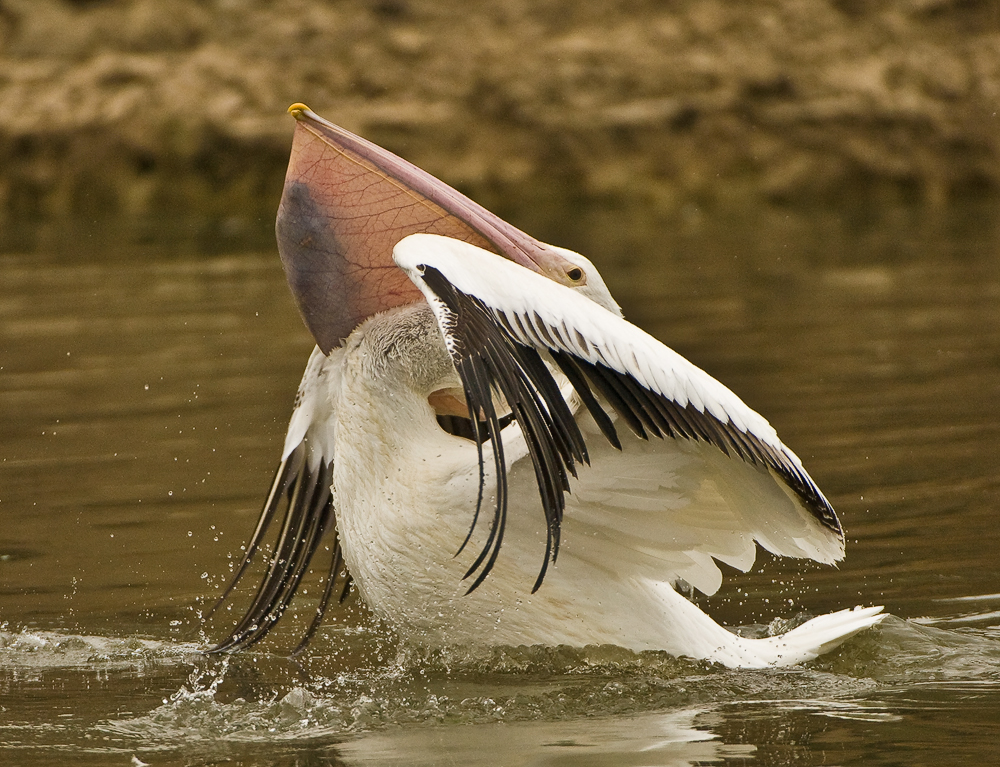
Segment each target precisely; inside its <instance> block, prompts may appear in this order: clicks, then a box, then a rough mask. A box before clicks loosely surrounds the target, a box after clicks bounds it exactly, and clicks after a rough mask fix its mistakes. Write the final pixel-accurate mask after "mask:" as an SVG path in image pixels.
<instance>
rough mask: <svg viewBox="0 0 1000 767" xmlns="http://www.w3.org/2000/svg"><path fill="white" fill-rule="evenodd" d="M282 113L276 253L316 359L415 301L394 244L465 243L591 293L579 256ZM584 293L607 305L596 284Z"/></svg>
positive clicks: (393, 161) (338, 134) (361, 146)
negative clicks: (287, 133)
mask: <svg viewBox="0 0 1000 767" xmlns="http://www.w3.org/2000/svg"><path fill="white" fill-rule="evenodd" d="M288 111H289V112H290V113H291V114H292V116H293V117H295V119H296V127H295V134H294V136H293V138H292V152H291V158H290V160H289V163H288V172H287V173H286V175H285V187H284V191H283V193H282V196H281V204H280V205H279V207H278V218H277V223H276V227H275V228H276V233H277V238H278V251H279V252H280V254H281V261H282V264H283V265H284V267H285V274H286V276H287V277H288V283H289V286H290V287H291V289H292V294H293V295H294V296H295V300H296V303H297V304H298V307H299V311H300V312H301V314H302V318H303V319H304V320H305V323H306V326H307V327H308V328H309V330H310V332H312V334H313V337H314V338H315V339H316V342H317V343H318V344H319V346H320V348H321V349H322V350H323V351H324V352H326V353H329V351H330V350H331V349H333V348H335V347H338V346H340V345H341V344H342V343H343V341H344V339H345V338H347V337H348V336H349V335H350V334H351V331H353V330H354V328H356V327H357V326H358V325H359V324H360V323H361V322H363V321H364V320H365V319H366V318H368V317H371V316H372V315H374V314H377V313H378V312H380V311H384V310H386V309H390V308H392V307H395V306H402V305H404V304H408V303H413V302H415V301H420V300H422V298H421V295H420V291H419V290H417V288H416V287H415V286H414V285H413V284H412V283H411V282H410V281H409V279H408V278H407V277H406V275H405V274H404V273H403V271H402V270H401V269H399V268H398V267H396V265H395V264H394V263H393V260H392V249H393V247H394V246H395V244H396V243H397V242H399V241H400V240H401V239H403V238H404V237H406V236H407V235H409V234H414V233H416V232H429V233H432V234H440V235H445V236H447V237H454V238H456V239H459V240H464V241H466V242H471V243H473V244H475V245H478V246H479V247H481V248H485V249H486V250H489V251H492V252H494V253H498V254H499V255H501V256H504V257H505V258H509V259H510V260H512V261H514V262H516V263H518V264H520V265H521V266H524V267H526V268H528V269H531V270H532V271H535V272H538V273H540V274H543V275H545V276H546V277H548V278H549V279H552V280H555V281H556V282H558V283H560V284H563V285H567V286H570V287H576V288H580V289H584V290H586V289H587V288H594V286H593V285H591V284H590V283H591V280H592V279H593V278H594V277H593V276H594V275H595V274H596V271H594V270H593V265H592V264H591V263H590V262H589V261H587V260H586V259H584V258H583V257H582V256H579V255H577V254H576V253H572V252H571V251H565V250H563V249H562V248H556V247H553V246H551V245H546V244H544V243H542V242H539V241H538V240H536V239H534V238H533V237H530V236H529V235H527V234H525V233H524V232H522V231H520V230H519V229H517V228H516V227H514V226H511V225H510V224H508V223H507V222H506V221H504V220H502V219H501V218H499V217H497V216H495V215H493V214H492V213H490V212H489V211H488V210H486V209H485V208H483V207H482V206H480V205H478V204H477V203H475V202H473V201H472V200H470V199H469V198H468V197H466V196H465V195H463V194H462V193H460V192H458V191H457V190H455V189H453V188H452V187H450V186H448V185H447V184H445V183H444V182H443V181H439V180H438V179H436V178H434V177H433V176H431V175H430V174H429V173H426V172H424V171H422V170H420V169H419V168H417V167H416V166H414V165H412V164H410V163H408V162H407V161H406V160H403V159H401V158H399V157H397V156H396V155H394V154H392V153H391V152H389V151H387V150H385V149H382V148H381V147H379V146H376V145H375V144H372V143H371V142H369V141H366V140H365V139H363V138H360V137H359V136H355V135H354V134H352V133H350V132H348V131H346V130H344V129H343V128H340V127H338V126H336V125H334V124H332V123H330V122H327V121H326V120H324V119H323V118H322V117H320V116H319V115H317V114H315V113H314V112H313V111H312V110H310V109H309V108H308V107H307V106H305V105H303V104H293V105H292V106H291V107H289V110H288ZM597 279H598V280H600V277H599V276H598V277H597ZM594 293H595V295H597V294H601V295H607V288H605V287H604V284H603V281H600V287H599V289H596V290H595V291H594ZM595 300H598V299H596V298H595ZM607 300H608V301H611V297H610V295H607ZM598 303H602V305H607V304H605V303H604V302H603V301H602V300H598ZM613 303H614V302H613V301H612V304H613ZM609 308H610V307H609ZM616 308H617V307H616Z"/></svg>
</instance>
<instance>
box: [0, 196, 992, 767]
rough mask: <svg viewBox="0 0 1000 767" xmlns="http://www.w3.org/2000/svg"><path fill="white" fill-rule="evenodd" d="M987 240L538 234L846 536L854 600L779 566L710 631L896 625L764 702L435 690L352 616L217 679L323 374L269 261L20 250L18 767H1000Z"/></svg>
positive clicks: (619, 669) (437, 661)
mask: <svg viewBox="0 0 1000 767" xmlns="http://www.w3.org/2000/svg"><path fill="white" fill-rule="evenodd" d="M567 218H569V217H567ZM623 220H624V222H625V223H624V224H623ZM998 221H1000V217H997V216H996V214H995V211H994V210H993V209H992V208H990V207H987V206H982V207H979V208H977V207H969V208H966V209H963V210H961V211H958V212H955V213H954V214H952V215H949V216H947V217H943V218H941V219H939V220H933V221H928V220H926V219H924V218H922V217H920V216H919V215H918V214H917V213H915V212H900V213H898V214H896V215H892V216H888V215H886V216H883V217H882V218H881V220H879V221H878V222H874V221H871V220H866V219H865V218H864V217H863V216H859V217H855V218H854V219H853V220H845V219H842V218H838V217H835V216H829V215H815V216H811V217H808V218H804V217H801V216H798V215H789V216H785V215H781V214H769V215H766V216H765V215H761V216H755V217H753V218H752V219H750V220H745V221H739V222H735V221H726V222H720V221H713V220H711V219H709V218H708V217H706V216H704V215H701V214H699V213H698V212H697V211H695V210H692V211H689V215H686V216H685V217H684V218H683V220H680V221H672V222H664V223H662V224H655V223H649V222H642V221H639V220H636V219H635V217H632V218H628V217H625V218H624V219H623V214H622V212H620V211H611V210H606V209H595V210H591V211H584V212H579V213H578V214H577V215H576V216H574V217H572V227H570V226H568V225H566V226H561V227H560V226H556V225H552V224H548V223H546V222H544V221H543V222H540V223H539V222H536V223H535V224H534V225H531V224H527V226H528V227H529V228H530V229H531V230H532V231H533V233H535V234H538V235H540V236H542V237H543V238H544V239H548V240H551V241H554V242H559V243H560V244H565V245H568V246H570V247H574V248H576V249H578V250H580V251H582V252H584V253H586V254H588V255H590V256H591V257H592V258H593V260H594V261H595V262H596V263H597V264H598V266H599V267H600V268H601V270H602V272H603V274H604V275H605V276H606V277H607V281H608V283H609V286H610V287H611V290H612V292H613V293H614V294H615V295H616V296H617V297H618V298H619V300H620V301H621V302H622V304H623V306H624V308H625V311H626V314H627V316H628V317H629V318H630V319H631V320H632V321H634V322H636V323H637V324H639V325H641V326H643V327H645V328H646V329H648V330H650V331H651V332H652V333H653V334H654V335H657V336H658V337H660V338H661V339H662V340H664V341H665V342H666V343H667V344H668V345H670V346H673V347H674V348H675V349H677V350H678V351H680V352H681V353H683V354H685V355H686V356H688V357H689V358H690V359H692V360H693V361H695V362H696V363H697V364H699V365H701V366H702V367H704V368H706V369H707V370H708V371H709V372H711V373H713V374H714V375H715V376H717V377H718V378H720V379H721V380H723V381H724V382H725V383H726V384H728V385H729V386H730V387H731V388H732V389H734V390H735V391H736V392H737V393H739V394H740V395H741V396H742V397H743V398H744V399H745V400H746V401H747V402H748V403H749V404H750V405H751V406H753V407H755V408H756V409H758V410H760V411H761V412H762V413H764V414H765V415H766V416H767V417H768V418H769V419H770V420H771V421H772V423H774V425H775V426H776V427H777V429H778V432H779V434H780V435H781V436H782V438H783V439H784V441H785V442H786V443H788V444H789V445H791V446H792V448H793V449H794V450H795V451H796V452H797V453H798V454H799V455H800V456H801V457H802V458H803V460H804V461H805V463H806V466H807V467H808V468H809V470H810V472H811V473H812V475H813V476H814V477H815V479H816V480H817V481H818V482H819V484H820V485H821V487H823V488H824V490H825V491H826V493H827V495H828V496H829V497H830V498H831V500H832V501H833V503H834V505H835V506H836V507H837V509H838V511H839V512H840V514H841V517H842V519H843V521H844V524H845V526H846V528H847V530H848V537H849V547H848V558H847V560H846V562H845V563H844V565H843V566H842V567H841V568H839V569H838V570H826V569H819V568H808V567H807V568H803V567H801V565H800V564H796V563H782V562H773V561H771V562H767V563H764V564H763V566H762V567H759V568H757V569H755V571H754V572H753V573H752V574H750V575H749V576H740V577H738V578H733V579H730V580H729V582H728V584H727V586H726V587H725V588H724V589H723V591H722V593H720V594H719V595H718V596H716V597H714V598H713V599H711V600H703V602H704V605H705V606H706V607H707V608H708V609H709V611H710V612H713V614H714V615H715V616H716V617H718V618H721V619H724V620H725V621H727V622H729V623H731V624H740V623H755V622H761V623H763V622H767V621H769V620H770V619H771V617H773V616H774V615H776V614H781V615H785V616H788V615H791V614H794V613H795V612H796V611H798V610H800V609H802V610H809V611H812V612H817V613H818V612H823V611H828V610H832V609H835V608H838V607H846V606H852V605H854V604H857V603H881V604H885V605H886V607H887V609H888V610H889V611H890V612H891V613H892V614H893V616H894V617H893V618H890V619H889V620H888V621H886V623H884V624H883V625H882V626H881V627H880V628H878V629H876V630H872V631H870V632H867V633H866V634H864V635H862V636H859V637H857V638H856V639H854V640H852V641H851V642H850V643H849V644H848V645H847V646H846V647H845V648H844V649H843V650H842V651H841V652H839V653H837V654H835V655H833V656H829V657H827V658H825V659H821V660H820V661H818V662H816V663H813V664H810V665H808V666H805V667H800V668H794V669H785V670H781V671H770V672H746V671H740V672H736V671H726V670H722V669H718V668H714V667H709V666H705V665H702V664H696V663H689V662H686V661H679V660H675V659H672V658H669V657H668V656H663V655H658V654H646V655H642V656H635V655H631V654H629V653H625V652H622V651H617V650H615V649H613V648H599V649H593V650H588V651H560V650H524V649H520V650H517V649H510V650H506V651H497V652H495V653H490V654H486V655H475V654H470V655H469V656H461V657H460V656H457V655H455V654H448V655H440V654H432V655H429V656H416V655H413V654H412V653H405V652H402V651H400V650H399V648H397V647H396V646H395V644H394V642H393V640H392V639H391V638H390V637H387V636H384V635H383V634H381V633H380V632H379V631H378V630H377V627H373V626H371V625H370V624H369V623H368V621H367V620H366V618H365V617H364V615H363V614H362V613H361V611H359V610H354V611H352V612H349V613H348V614H346V615H343V616H340V617H339V619H338V620H337V621H336V622H334V623H331V624H330V626H329V629H328V630H327V631H326V632H325V633H324V634H323V636H321V637H320V638H319V640H318V641H317V642H316V643H315V645H314V647H313V649H312V651H311V654H310V655H309V656H308V657H307V658H305V659H304V660H303V661H302V662H301V663H299V664H296V663H292V662H290V661H287V660H285V659H283V658H281V657H280V656H279V655H268V654H266V653H265V652H264V651H263V650H262V651H260V652H258V653H254V654H248V655H244V656H240V657H236V658H233V659H231V660H228V661H220V660H218V659H206V658H204V657H202V656H200V655H199V654H198V650H199V649H200V648H203V647H205V646H206V639H205V637H204V635H202V634H200V633H199V622H198V614H199V611H200V610H201V609H202V608H203V607H204V606H205V605H206V604H208V603H210V601H211V598H212V595H213V594H217V593H218V589H219V587H220V585H221V584H222V582H223V581H224V579H225V576H226V574H227V573H228V566H229V559H228V557H229V556H230V555H232V554H234V553H235V552H237V551H238V547H239V544H240V543H241V542H242V540H243V538H244V537H245V536H246V535H247V533H248V532H249V530H250V528H251V526H252V524H253V520H254V517H255V515H256V511H257V506H258V503H259V502H260V499H261V497H260V496H261V493H262V492H263V490H264V488H265V486H266V484H267V483H268V481H269V480H270V475H271V471H272V470H273V466H274V464H275V462H276V459H277V457H278V452H279V451H280V446H281V440H282V437H283V433H284V428H285V421H286V418H287V416H288V412H289V408H290V405H291V401H292V397H293V395H294V391H295V387H296V384H297V382H298V378H299V376H300V374H301V370H302V367H303V366H304V363H305V360H306V357H307V355H308V353H309V350H310V348H311V342H310V340H309V337H308V336H307V334H306V332H305V330H304V329H303V328H302V326H301V324H300V322H299V319H298V317H297V315H296V313H295V311H294V309H293V307H292V304H291V300H290V298H289V296H288V293H287V290H286V288H285V285H284V281H283V277H282V274H281V271H280V267H279V264H278V260H277V257H276V255H275V253H274V251H273V249H272V248H271V247H270V245H269V244H268V242H267V241H266V239H265V240H260V241H256V240H253V238H251V241H253V242H255V244H256V247H255V248H253V249H246V247H245V243H243V244H241V245H239V246H237V244H234V241H232V240H228V239H226V238H225V237H221V236H220V237H213V236H205V235H204V234H203V233H198V232H196V231H195V230H193V229H192V228H191V227H190V226H188V225H177V226H170V227H166V228H158V229H157V230H156V231H152V230H141V229H132V230H129V231H127V232H121V231H112V230H108V229H107V228H102V227H100V226H90V227H77V228H74V229H72V230H67V229H65V228H61V229H50V230H45V231H43V232H41V234H39V235H38V236H37V237H36V236H35V235H31V236H30V237H26V239H25V241H24V242H23V243H18V244H16V245H15V244H12V242H13V241H8V243H7V245H6V252H4V253H3V254H2V255H0V763H3V764H17V765H32V766H35V765H39V766H40V765H56V764H59V765H62V764H67V763H73V764H95V765H96V764H117V765H128V764H130V763H134V760H139V761H141V762H146V763H149V764H152V765H209V764H246V765H265V764H288V765H293V764H294V765H320V764H406V765H418V764H442V763H443V764H461V765H471V764H483V765H487V764H489V765H494V764H496V765H499V764H506V765H520V764H551V765H561V764H566V765H569V764H572V765H639V764H643V765H648V764H657V765H687V764H706V763H739V764H745V763H748V764H761V765H768V764H782V765H787V764H796V765H799V764H801V765H812V764H817V765H818V764H857V765H861V764H864V765H880V764H885V765H889V764H893V765H895V764H906V765H910V764H922V765H950V764H962V763H981V764H985V763H992V762H993V761H995V760H996V746H995V740H996V735H997V722H1000V565H998V564H997V553H998V552H1000V525H998V523H997V521H996V520H997V517H996V514H997V511H998V506H1000V479H998V464H1000V408H998V405H997V401H998V398H1000V223H998ZM220 243H222V244H221V245H220ZM226 243H229V244H226ZM229 251H231V252H229ZM215 635H216V636H217V635H218V632H216V634H215ZM280 639H281V638H280V637H279V640H278V641H277V642H275V643H273V644H271V645H269V647H270V649H272V650H280V649H281V648H282V647H284V646H287V645H282V644H281V641H280ZM266 649H267V648H265V650H266Z"/></svg>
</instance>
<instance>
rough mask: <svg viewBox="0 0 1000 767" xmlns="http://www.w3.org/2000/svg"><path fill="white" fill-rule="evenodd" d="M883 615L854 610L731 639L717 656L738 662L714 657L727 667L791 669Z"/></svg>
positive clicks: (878, 611) (866, 609)
mask: <svg viewBox="0 0 1000 767" xmlns="http://www.w3.org/2000/svg"><path fill="white" fill-rule="evenodd" d="M883 618H885V615H883V614H882V608H881V607H855V608H853V609H851V610H839V611H838V612H835V613H829V614H828V615H820V616H819V617H818V618H813V619H812V620H810V621H807V622H806V623H803V624H802V625H801V626H798V627H797V628H794V629H792V630H791V631H789V632H786V633H784V634H779V635H778V636H773V637H767V638H766V639H743V638H741V637H734V639H735V640H736V642H735V643H734V645H735V646H734V647H732V648H729V647H720V648H719V650H718V652H719V655H720V656H721V655H724V654H728V651H730V650H735V651H736V654H738V655H739V656H740V657H739V660H738V662H736V663H734V662H733V659H732V658H730V657H717V658H712V660H718V661H719V662H721V663H725V664H726V665H727V666H734V665H735V666H741V667H743V668H764V667H766V666H791V665H794V664H796V663H804V662H806V661H810V660H813V659H814V658H817V657H818V656H820V655H822V654H823V653H826V652H829V651H830V650H833V649H834V648H836V647H838V646H839V645H841V644H842V643H843V642H845V641H847V640H848V639H850V638H851V637H852V636H854V635H855V634H857V633H858V632H859V631H863V630H865V629H866V628H869V627H871V626H874V625H875V624H876V623H879V622H880V621H881V620H882V619H883Z"/></svg>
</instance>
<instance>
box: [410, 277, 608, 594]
mask: <svg viewBox="0 0 1000 767" xmlns="http://www.w3.org/2000/svg"><path fill="white" fill-rule="evenodd" d="M422 270H423V278H424V281H425V282H426V283H427V285H428V287H429V288H430V289H431V290H432V291H433V292H434V294H435V295H436V296H437V297H438V298H439V299H440V301H441V302H442V304H443V306H444V307H445V310H446V312H447V316H446V317H445V318H444V321H443V322H442V323H441V324H442V327H444V329H445V333H446V335H447V341H448V348H449V351H450V353H451V357H452V360H453V362H454V363H455V368H456V369H457V370H458V374H459V376H460V377H461V379H462V385H463V388H464V390H465V397H466V402H467V404H468V408H469V418H470V420H472V421H473V422H478V421H481V420H482V421H485V423H486V426H487V432H488V434H489V437H490V439H489V442H490V444H491V446H492V449H493V462H494V469H495V471H496V485H497V493H496V503H495V505H494V512H493V521H492V523H491V526H490V532H489V536H488V538H487V541H486V544H485V545H484V547H483V550H482V551H481V552H480V554H479V556H478V557H477V559H476V561H475V562H474V563H473V565H472V567H470V568H469V571H468V572H467V573H466V577H469V576H471V575H472V574H473V573H476V571H477V570H478V571H479V572H478V575H476V578H475V580H474V581H473V583H472V585H471V586H470V588H469V591H472V590H474V589H475V588H477V587H478V586H479V585H480V584H481V583H482V582H483V579H485V578H486V576H487V575H489V573H490V570H492V568H493V565H494V564H495V562H496V558H497V555H498V554H499V551H500V546H501V544H502V542H503V530H504V526H505V524H506V517H507V498H508V490H507V466H506V462H505V458H504V454H503V443H502V440H501V439H500V428H499V422H498V418H497V414H496V408H495V406H494V404H493V393H494V392H496V393H499V394H500V395H501V396H502V397H503V398H504V400H505V401H506V402H507V405H508V407H510V409H511V414H512V415H513V416H514V419H515V420H516V421H517V422H518V424H519V425H520V426H521V430H522V432H523V434H524V436H525V442H526V444H527V447H528V453H529V455H530V456H531V461H532V465H533V467H534V470H535V477H536V480H537V483H538V490H539V495H540V497H541V501H542V509H543V511H544V514H545V521H546V545H545V555H544V558H543V561H542V567H541V570H540V571H539V574H538V578H537V579H536V581H535V584H534V587H533V589H532V591H535V590H537V589H538V587H539V586H540V585H541V583H542V580H543V579H544V577H545V573H546V571H547V568H548V565H549V562H551V561H555V559H556V557H557V556H558V553H559V533H560V525H561V522H562V515H563V509H564V507H565V497H564V492H565V491H567V490H568V489H569V475H570V474H572V475H574V476H575V475H576V463H577V461H581V462H587V461H588V460H589V459H588V456H587V448H586V444H585V443H584V439H583V435H582V434H581V432H580V429H579V427H578V426H577V423H576V420H575V419H574V417H573V414H572V412H571V411H570V409H569V406H568V405H567V404H566V401H565V400H564V399H563V397H562V394H561V392H560V391H559V387H558V386H557V385H556V382H555V379H554V378H553V376H552V374H551V373H550V372H549V370H548V368H546V367H545V363H544V362H543V361H542V359H541V357H540V356H539V354H538V352H537V351H535V350H534V349H532V348H531V347H529V346H525V345H524V344H521V343H519V342H518V341H516V340H515V339H514V338H513V336H512V335H511V334H510V333H507V332H504V330H503V329H501V328H500V327H499V326H498V325H497V323H496V320H495V319H494V317H493V315H492V313H491V312H490V310H489V309H488V308H487V307H486V306H485V305H483V304H482V302H481V301H479V300H478V299H476V298H475V297H473V296H469V295H467V294H465V293H462V292H461V291H459V290H457V289H456V288H455V287H454V286H453V285H452V284H451V283H450V282H448V280H447V279H445V277H444V275H442V274H441V272H440V271H438V270H437V269H435V268H434V267H431V266H424V267H422ZM474 432H475V433H477V434H478V431H477V430H474ZM476 446H477V449H478V451H479V472H480V474H479V479H480V490H479V500H478V503H477V509H476V514H475V516H474V518H473V522H472V525H471V527H470V531H469V536H467V538H466V542H467V541H468V540H469V538H470V537H471V535H472V532H473V530H474V529H475V526H476V524H477V522H478V515H479V511H480V508H481V505H482V495H483V487H484V486H485V468H484V462H485V456H484V454H483V447H484V440H483V439H481V438H477V439H476ZM464 546H465V543H463V547H464ZM460 551H461V549H460Z"/></svg>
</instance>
